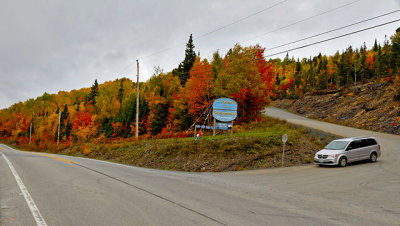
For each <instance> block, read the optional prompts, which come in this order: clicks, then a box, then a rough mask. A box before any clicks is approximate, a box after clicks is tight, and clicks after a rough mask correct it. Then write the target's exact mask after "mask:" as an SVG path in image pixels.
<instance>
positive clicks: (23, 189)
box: [1, 153, 47, 226]
mask: <svg viewBox="0 0 400 226" xmlns="http://www.w3.org/2000/svg"><path fill="white" fill-rule="evenodd" d="M1 155H2V156H3V158H4V159H5V160H6V162H7V164H8V166H9V167H10V169H11V172H12V174H13V175H14V177H15V180H16V181H17V183H18V186H19V189H21V192H22V194H23V195H24V197H25V201H26V203H27V204H28V206H29V209H30V210H31V213H32V215H33V218H35V221H36V224H37V225H38V226H47V223H46V221H45V220H44V219H43V217H42V215H41V214H40V211H39V209H38V208H37V206H36V204H35V202H34V201H33V199H32V197H31V195H30V194H29V192H28V189H26V187H25V185H24V183H23V182H22V180H21V177H19V175H18V173H17V171H16V170H15V168H14V166H13V165H12V163H11V162H10V161H9V160H8V158H7V157H6V156H5V155H4V153H1Z"/></svg>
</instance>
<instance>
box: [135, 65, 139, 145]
mask: <svg viewBox="0 0 400 226" xmlns="http://www.w3.org/2000/svg"><path fill="white" fill-rule="evenodd" d="M136 64H137V82H136V89H137V90H136V130H135V137H136V140H137V139H138V138H139V60H136Z"/></svg>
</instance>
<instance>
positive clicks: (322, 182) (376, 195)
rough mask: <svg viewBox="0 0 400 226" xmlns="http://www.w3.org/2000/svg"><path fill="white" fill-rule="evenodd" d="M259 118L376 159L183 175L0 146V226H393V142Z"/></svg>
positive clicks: (398, 174)
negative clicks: (357, 144) (350, 145)
mask: <svg viewBox="0 0 400 226" xmlns="http://www.w3.org/2000/svg"><path fill="white" fill-rule="evenodd" d="M266 114H267V115H271V116H274V117H280V118H284V119H286V120H288V121H289V122H293V123H297V124H301V125H305V126H309V127H313V128H316V129H321V130H325V131H327V132H332V133H336V134H339V135H343V136H359V135H372V136H375V137H376V138H377V140H378V142H379V143H380V144H381V147H382V152H383V155H382V158H380V159H379V160H378V162H377V163H375V164H372V163H363V164H353V165H350V166H348V167H346V168H334V167H317V166H314V165H308V166H300V167H291V168H284V169H281V168H276V169H266V170H254V171H243V172H227V173H185V172H172V171H161V170H153V169H144V168H137V167H130V166H124V165H120V164H115V163H109V162H103V161H97V160H91V159H84V158H77V157H70V156H60V155H40V154H37V153H30V152H21V151H17V150H13V149H11V148H9V147H7V146H5V145H0V153H3V154H4V156H5V157H4V156H2V154H0V225H36V224H37V221H38V215H37V214H38V213H39V214H40V215H39V216H40V217H41V218H39V225H46V224H47V225H400V170H399V168H400V158H399V155H400V138H399V137H398V136H393V135H388V134H381V133H374V132H369V131H363V130H358V129H352V128H347V127H342V126H337V125H332V124H328V123H322V122H317V121H313V120H309V119H305V118H302V117H299V116H295V115H292V114H289V113H287V112H284V111H281V110H278V109H274V108H269V109H267V110H266ZM289 139H290V138H289ZM54 157H56V158H54ZM6 159H8V161H9V163H10V164H11V165H12V167H13V168H14V169H15V170H14V172H15V173H16V174H17V175H18V177H19V178H20V179H21V180H20V181H21V183H23V185H24V187H25V188H26V191H27V192H28V193H29V194H30V197H31V198H32V202H28V203H30V204H29V205H28V204H27V202H26V197H25V196H26V195H25V196H24V194H25V193H24V192H22V191H21V189H20V185H19V184H18V183H17V182H16V180H15V175H14V174H13V171H12V170H11V169H10V164H9V163H8V162H7V160H6ZM66 160H67V161H66ZM68 160H69V161H68ZM32 204H33V205H34V206H35V207H37V211H34V210H33V211H32V208H30V207H32ZM32 212H33V213H34V214H32ZM34 215H36V217H35V218H34ZM40 219H43V221H44V222H40Z"/></svg>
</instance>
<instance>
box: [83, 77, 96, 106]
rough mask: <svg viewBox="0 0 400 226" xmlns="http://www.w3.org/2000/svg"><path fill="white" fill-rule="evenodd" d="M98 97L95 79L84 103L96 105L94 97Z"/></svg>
mask: <svg viewBox="0 0 400 226" xmlns="http://www.w3.org/2000/svg"><path fill="white" fill-rule="evenodd" d="M98 95H99V83H97V79H96V80H94V84H93V85H92V87H91V90H90V93H89V94H88V95H87V96H86V101H87V102H91V103H92V104H95V103H96V97H97V96H98Z"/></svg>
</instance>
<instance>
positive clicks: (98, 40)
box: [0, 0, 400, 109]
mask: <svg viewBox="0 0 400 226" xmlns="http://www.w3.org/2000/svg"><path fill="white" fill-rule="evenodd" d="M354 1H355V0H335V1H332V0H301V1H296V0H288V1H286V2H284V3H282V4H279V5H277V6H275V7H273V8H271V9H269V10H265V11H263V12H260V13H258V14H256V15H254V16H251V17H249V18H247V19H244V20H242V21H240V22H238V23H235V24H233V25H231V26H228V27H226V28H224V29H220V30H218V31H215V30H217V29H219V28H221V27H223V26H224V25H228V24H231V23H233V22H235V21H238V20H240V19H243V18H245V17H247V16H249V15H252V14H255V13H257V12H259V11H260V10H263V9H266V8H268V7H270V6H273V5H275V4H277V3H280V2H282V0H252V1H243V0H202V1H195V0H186V1H184V0H168V1H162V0H159V1H156V0H121V1H119V0H109V1H107V0H62V1H61V0H25V1H23V0H0V109H1V108H6V107H9V106H10V105H12V104H14V103H16V102H18V101H25V100H27V99H29V98H36V97H37V96H40V95H42V94H43V93H44V92H48V93H57V92H58V91H60V90H66V91H69V90H72V89H79V88H82V87H90V86H91V85H92V84H93V82H94V80H95V79H98V81H99V83H103V82H105V81H110V80H114V79H116V78H121V77H129V78H131V79H135V77H136V62H135V61H136V59H139V62H140V75H141V77H140V81H146V80H147V79H149V78H150V76H151V75H152V74H153V73H154V67H155V66H159V67H161V68H162V69H163V70H164V71H170V70H171V69H173V68H174V67H176V66H177V65H178V64H179V62H181V61H182V60H183V58H184V50H185V44H186V42H187V40H188V38H189V35H190V34H193V37H194V39H195V40H194V44H195V46H196V47H195V51H196V52H200V55H201V57H202V58H211V56H212V53H213V52H215V51H216V50H219V52H220V53H221V54H225V53H226V51H227V50H228V49H229V48H231V47H232V46H233V45H234V44H235V43H240V44H241V45H244V46H248V45H254V44H260V45H261V46H263V47H266V48H271V47H274V46H277V45H280V44H284V43H286V42H290V41H294V40H297V39H300V38H304V37H307V36H309V35H313V34H317V33H320V32H324V31H327V30H330V29H334V28H337V27H340V26H344V25H348V24H351V23H354V22H358V21H360V20H364V19H368V18H370V17H374V16H378V15H380V14H383V13H387V12H390V11H393V10H397V9H400V0H379V1H376V0H359V1H357V2H354ZM351 2H354V3H353V4H350V5H348V6H346V7H342V8H340V9H337V10H334V11H331V12H329V13H327V14H325V15H321V16H316V17H314V18H311V19H308V20H304V19H306V18H309V17H312V16H314V15H318V14H320V13H322V12H325V11H328V10H331V9H334V8H337V7H339V6H341V5H344V4H347V3H351ZM399 18H400V13H395V14H392V15H390V16H386V17H383V18H380V19H376V20H373V21H370V22H367V23H363V24H361V25H357V26H354V27H351V28H347V29H343V30H340V31H336V32H333V33H331V34H327V35H324V36H321V37H318V38H314V39H310V40H307V41H304V42H302V43H297V44H294V45H291V46H285V47H282V48H280V49H275V50H271V51H270V52H268V54H272V53H275V52H279V51H285V50H287V49H290V48H292V47H296V46H300V45H304V44H307V43H311V42H315V41H318V40H322V39H326V38H330V37H333V36H337V35H340V34H344V33H348V32H351V31H354V30H358V29H361V28H366V27H369V26H373V25H377V24H380V23H384V22H387V21H391V20H395V19H399ZM301 20H304V21H303V22H299V23H296V24H295V25H292V26H288V27H286V28H283V29H279V30H277V29H278V28H281V27H285V26H287V25H289V24H292V23H294V22H296V21H301ZM397 27H400V23H399V22H396V23H393V24H390V25H387V26H384V27H380V28H377V29H373V30H370V31H366V32H363V33H359V34H357V35H352V36H349V37H346V38H342V39H337V40H334V41H331V42H327V43H324V44H319V45H314V46H312V47H309V48H305V49H301V50H296V51H293V52H289V55H290V56H292V55H294V56H295V58H297V57H300V58H302V57H309V56H314V55H316V54H318V53H319V52H321V53H323V54H333V53H334V52H336V50H340V51H341V50H344V49H345V48H346V47H348V46H349V45H352V46H354V47H359V46H361V45H362V44H363V42H364V41H365V42H366V44H367V46H368V47H370V46H371V45H372V44H373V41H374V39H375V38H377V39H378V41H379V42H383V40H384V38H385V35H387V36H388V37H390V36H391V35H393V34H394V32H395V30H396V28H397ZM274 30H277V31H275V32H271V31H274ZM210 31H215V32H213V33H211V34H208V35H206V36H203V37H201V36H202V35H204V34H206V33H208V32H210ZM267 33H269V34H267ZM260 36H261V37H260ZM196 37H200V38H196ZM256 37H259V38H256ZM246 40H248V41H246ZM166 49H168V50H166ZM164 50H165V51H164ZM154 53H156V54H154ZM152 54H154V55H152ZM149 55H152V56H150V57H149ZM266 55H267V53H266ZM284 55H285V54H282V55H278V56H276V57H284Z"/></svg>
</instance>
